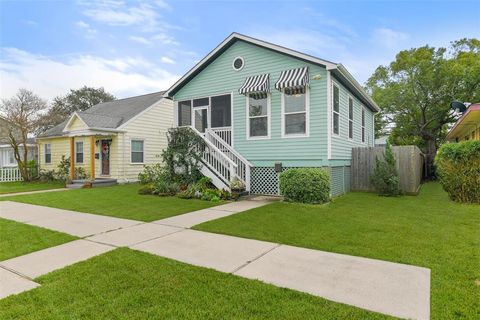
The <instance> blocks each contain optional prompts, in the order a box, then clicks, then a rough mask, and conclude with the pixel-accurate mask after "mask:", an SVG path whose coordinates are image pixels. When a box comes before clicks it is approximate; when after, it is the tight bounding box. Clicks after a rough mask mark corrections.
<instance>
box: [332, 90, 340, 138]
mask: <svg viewBox="0 0 480 320" xmlns="http://www.w3.org/2000/svg"><path fill="white" fill-rule="evenodd" d="M332 117H333V133H334V134H339V133H340V90H339V89H338V87H337V86H336V85H333V116H332Z"/></svg>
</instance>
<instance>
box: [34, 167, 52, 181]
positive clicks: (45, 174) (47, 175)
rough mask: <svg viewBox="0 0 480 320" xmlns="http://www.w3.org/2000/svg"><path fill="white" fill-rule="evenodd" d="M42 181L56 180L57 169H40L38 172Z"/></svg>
mask: <svg viewBox="0 0 480 320" xmlns="http://www.w3.org/2000/svg"><path fill="white" fill-rule="evenodd" d="M38 178H39V179H40V181H44V182H50V181H54V180H55V170H44V169H42V170H40V172H39V174H38Z"/></svg>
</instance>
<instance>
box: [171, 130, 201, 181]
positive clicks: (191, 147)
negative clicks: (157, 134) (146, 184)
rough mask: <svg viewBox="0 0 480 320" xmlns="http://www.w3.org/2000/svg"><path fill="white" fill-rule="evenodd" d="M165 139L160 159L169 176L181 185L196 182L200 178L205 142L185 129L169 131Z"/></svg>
mask: <svg viewBox="0 0 480 320" xmlns="http://www.w3.org/2000/svg"><path fill="white" fill-rule="evenodd" d="M167 139H168V146H167V148H166V149H165V150H164V151H163V153H162V158H163V162H164V163H165V165H166V167H167V169H168V171H169V174H170V176H171V177H175V180H176V181H178V182H180V183H182V184H187V185H188V184H191V183H194V182H196V181H197V180H198V179H199V178H200V177H201V173H200V170H199V168H200V160H201V152H202V151H201V150H203V149H204V148H206V146H205V142H204V141H203V140H202V138H201V137H199V136H198V135H197V134H196V133H195V132H193V131H192V129H190V128H187V127H179V128H171V129H169V130H168V132H167Z"/></svg>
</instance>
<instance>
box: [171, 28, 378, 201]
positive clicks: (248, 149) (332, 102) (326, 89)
mask: <svg viewBox="0 0 480 320" xmlns="http://www.w3.org/2000/svg"><path fill="white" fill-rule="evenodd" d="M166 95H167V96H169V97H171V98H172V99H173V101H174V105H175V124H176V125H178V126H191V127H193V128H194V129H195V131H196V132H197V133H198V134H199V135H201V136H202V137H203V138H204V139H205V141H206V142H207V145H208V148H206V150H205V152H204V155H203V163H204V167H203V169H202V172H203V173H204V174H205V175H207V176H209V177H211V178H212V179H213V181H214V183H215V184H216V185H217V186H218V187H225V188H228V186H229V183H230V181H231V180H232V179H234V178H237V179H240V180H242V181H243V182H244V183H245V184H246V186H247V190H249V191H250V192H251V193H257V194H278V173H279V172H281V171H284V170H287V169H288V168H293V167H327V168H328V169H329V170H330V172H331V178H332V195H339V194H342V193H344V192H347V191H348V190H349V188H350V163H351V149H352V147H359V146H365V147H367V146H371V147H373V146H374V114H375V113H376V112H377V111H378V110H379V108H378V106H377V105H376V104H375V102H374V101H373V100H372V99H371V98H370V97H369V96H368V94H367V93H366V92H365V91H364V90H363V88H362V87H361V86H360V84H358V82H357V81H356V80H355V79H354V78H353V77H352V76H351V75H350V73H349V72H348V71H347V70H346V69H345V67H343V66H342V65H341V64H337V63H333V62H330V61H326V60H322V59H319V58H316V57H313V56H310V55H307V54H304V53H300V52H297V51H294V50H290V49H287V48H284V47H281V46H278V45H274V44H271V43H268V42H265V41H261V40H258V39H254V38H251V37H247V36H244V35H241V34H238V33H233V34H231V35H230V36H229V37H228V38H227V39H225V40H224V41H223V42H222V43H221V44H220V45H219V46H217V47H216V48H215V49H214V50H213V51H211V52H210V53H209V54H208V55H207V56H206V57H205V58H203V59H202V60H201V61H200V62H199V63H198V64H197V65H196V66H194V67H193V68H192V69H191V70H190V71H188V72H187V74H185V75H184V76H183V77H182V78H181V79H180V80H178V81H177V82H176V83H175V84H174V85H173V86H172V87H171V88H170V89H169V90H168V91H167V93H166Z"/></svg>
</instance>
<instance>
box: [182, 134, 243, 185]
mask: <svg viewBox="0 0 480 320" xmlns="http://www.w3.org/2000/svg"><path fill="white" fill-rule="evenodd" d="M191 129H192V130H193V131H194V132H195V133H196V134H197V135H199V136H200V137H201V138H202V139H203V141H204V142H205V148H204V149H203V150H202V164H203V165H202V168H201V172H202V174H203V175H205V176H207V177H209V178H211V179H212V182H213V184H214V185H215V186H216V187H217V188H219V189H225V190H228V191H230V182H231V181H232V180H234V179H238V180H240V181H242V182H243V183H244V184H245V189H246V191H250V169H251V167H252V164H251V163H250V162H249V161H248V160H247V159H245V158H244V157H242V155H240V154H239V153H238V152H237V151H236V150H235V149H233V148H232V147H231V146H230V145H229V144H228V143H227V142H226V141H225V140H224V139H223V138H222V137H221V136H219V135H218V134H217V133H216V132H214V131H213V130H211V129H206V130H205V133H201V132H200V131H198V130H197V129H195V128H194V127H191Z"/></svg>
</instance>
